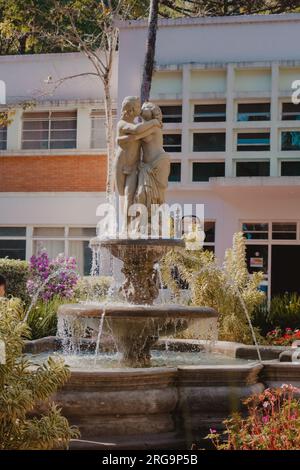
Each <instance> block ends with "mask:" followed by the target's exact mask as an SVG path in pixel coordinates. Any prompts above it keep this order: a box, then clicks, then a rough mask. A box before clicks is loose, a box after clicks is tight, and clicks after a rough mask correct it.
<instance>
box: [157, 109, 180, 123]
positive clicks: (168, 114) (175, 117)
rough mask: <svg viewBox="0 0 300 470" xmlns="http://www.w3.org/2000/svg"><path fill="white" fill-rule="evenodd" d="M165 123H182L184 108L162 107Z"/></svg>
mask: <svg viewBox="0 0 300 470" xmlns="http://www.w3.org/2000/svg"><path fill="white" fill-rule="evenodd" d="M160 109H161V112H162V115H163V122H181V121H182V106H160Z"/></svg>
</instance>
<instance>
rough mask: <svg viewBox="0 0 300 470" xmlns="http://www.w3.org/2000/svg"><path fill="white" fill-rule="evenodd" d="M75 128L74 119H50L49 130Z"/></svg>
mask: <svg viewBox="0 0 300 470" xmlns="http://www.w3.org/2000/svg"><path fill="white" fill-rule="evenodd" d="M54 129H55V130H57V129H72V130H74V129H76V119H74V120H72V121H51V130H54Z"/></svg>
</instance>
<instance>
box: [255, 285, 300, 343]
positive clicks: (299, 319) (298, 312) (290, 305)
mask: <svg viewBox="0 0 300 470" xmlns="http://www.w3.org/2000/svg"><path fill="white" fill-rule="evenodd" d="M253 324H254V326H256V327H258V328H259V329H260V331H261V333H262V334H263V335H266V334H267V333H268V332H269V331H270V330H273V329H275V328H280V329H281V330H284V331H285V330H286V328H291V329H292V330H294V329H295V328H300V296H299V294H297V293H292V294H289V293H286V294H283V295H278V296H276V297H273V299H272V300H271V303H270V306H269V307H268V305H267V303H266V302H264V303H263V304H262V305H260V306H258V307H257V308H256V309H255V312H254V315H253Z"/></svg>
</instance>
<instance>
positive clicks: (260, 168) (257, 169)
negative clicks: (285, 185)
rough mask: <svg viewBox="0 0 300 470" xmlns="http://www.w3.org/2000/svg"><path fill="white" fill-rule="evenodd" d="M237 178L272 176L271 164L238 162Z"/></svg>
mask: <svg viewBox="0 0 300 470" xmlns="http://www.w3.org/2000/svg"><path fill="white" fill-rule="evenodd" d="M236 176H247V177H249V176H270V162H237V163H236Z"/></svg>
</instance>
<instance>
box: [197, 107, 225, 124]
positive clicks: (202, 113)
mask: <svg viewBox="0 0 300 470" xmlns="http://www.w3.org/2000/svg"><path fill="white" fill-rule="evenodd" d="M220 121H226V104H195V106H194V122H220Z"/></svg>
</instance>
